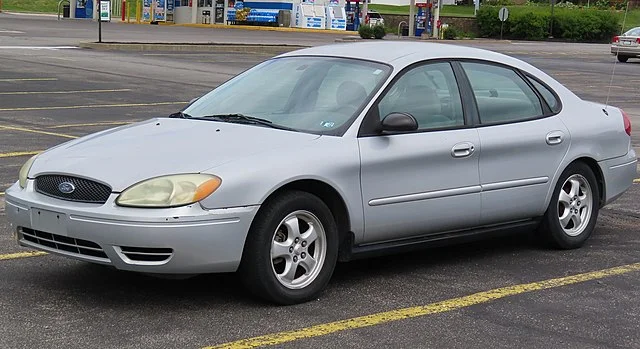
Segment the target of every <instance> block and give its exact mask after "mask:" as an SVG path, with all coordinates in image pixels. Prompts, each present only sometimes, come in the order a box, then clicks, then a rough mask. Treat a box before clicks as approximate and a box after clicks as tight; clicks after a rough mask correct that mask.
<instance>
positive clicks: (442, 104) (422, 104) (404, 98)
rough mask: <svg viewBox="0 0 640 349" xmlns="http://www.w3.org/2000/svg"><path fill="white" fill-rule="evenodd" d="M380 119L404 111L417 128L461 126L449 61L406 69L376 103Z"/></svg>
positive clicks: (460, 114) (461, 121)
mask: <svg viewBox="0 0 640 349" xmlns="http://www.w3.org/2000/svg"><path fill="white" fill-rule="evenodd" d="M378 111H379V113H380V118H381V119H382V118H384V117H385V116H386V115H388V114H390V113H408V114H411V115H413V117H414V118H416V120H417V121H418V129H419V130H429V129H437V128H443V127H455V126H462V125H464V117H463V113H462V101H461V98H460V92H459V90H458V84H457V83H456V78H455V75H454V73H453V69H452V68H451V65H450V64H449V63H432V64H426V65H422V66H419V67H416V68H413V69H411V70H409V71H407V72H406V73H405V74H404V75H402V76H401V77H400V78H399V79H398V80H397V81H396V82H395V83H394V85H393V86H392V87H391V89H390V90H389V91H388V92H387V94H386V95H385V96H384V97H383V98H382V100H381V101H380V103H378Z"/></svg>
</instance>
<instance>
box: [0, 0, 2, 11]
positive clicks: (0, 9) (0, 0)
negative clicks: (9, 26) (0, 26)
mask: <svg viewBox="0 0 640 349" xmlns="http://www.w3.org/2000/svg"><path fill="white" fill-rule="evenodd" d="M0 12H2V0H0Z"/></svg>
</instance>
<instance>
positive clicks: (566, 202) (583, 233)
mask: <svg viewBox="0 0 640 349" xmlns="http://www.w3.org/2000/svg"><path fill="white" fill-rule="evenodd" d="M599 195H600V194H599V190H598V183H597V181H596V177H595V175H594V174H593V171H592V170H591V168H589V166H587V165H586V164H584V163H581V162H579V163H573V164H571V165H569V167H567V168H566V169H565V170H564V172H563V173H562V175H561V176H560V178H559V180H558V183H557V184H556V187H555V190H554V192H553V196H552V198H551V202H550V203H549V207H548V208H547V212H546V213H545V216H544V220H543V224H542V227H541V230H542V233H543V234H544V235H545V236H546V238H547V240H548V241H549V242H550V243H551V244H552V245H553V246H554V247H556V248H561V249H572V248H578V247H580V246H582V245H583V244H584V242H585V241H586V240H587V239H588V238H589V236H591V233H592V232H593V229H594V228H595V225H596V220H597V217H598V210H599V198H600V196H599Z"/></svg>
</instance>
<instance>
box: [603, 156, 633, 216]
mask: <svg viewBox="0 0 640 349" xmlns="http://www.w3.org/2000/svg"><path fill="white" fill-rule="evenodd" d="M598 165H600V170H601V171H602V175H603V177H604V182H605V204H604V205H608V204H610V203H612V202H613V201H615V200H616V199H617V198H619V197H620V196H621V195H622V194H624V193H625V191H627V190H628V189H629V188H630V187H631V186H632V185H633V180H634V179H636V178H637V176H638V169H637V167H638V159H637V156H636V153H635V151H634V150H633V148H630V149H629V152H628V153H627V155H625V156H621V157H618V158H615V159H609V160H605V161H601V162H599V163H598ZM604 205H603V206H604Z"/></svg>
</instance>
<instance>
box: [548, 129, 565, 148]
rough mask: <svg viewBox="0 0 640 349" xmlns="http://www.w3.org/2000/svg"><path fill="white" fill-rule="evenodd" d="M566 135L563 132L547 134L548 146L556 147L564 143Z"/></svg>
mask: <svg viewBox="0 0 640 349" xmlns="http://www.w3.org/2000/svg"><path fill="white" fill-rule="evenodd" d="M563 135H564V133H562V132H561V131H553V132H549V133H547V144H549V145H556V144H560V143H562V136H563Z"/></svg>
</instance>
